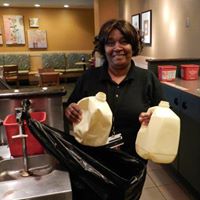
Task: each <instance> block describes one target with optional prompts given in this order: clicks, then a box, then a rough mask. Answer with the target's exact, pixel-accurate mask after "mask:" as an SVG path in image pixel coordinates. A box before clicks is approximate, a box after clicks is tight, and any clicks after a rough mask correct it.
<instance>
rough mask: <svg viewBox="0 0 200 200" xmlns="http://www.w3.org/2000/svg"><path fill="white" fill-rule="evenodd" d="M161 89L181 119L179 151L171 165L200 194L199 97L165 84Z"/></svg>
mask: <svg viewBox="0 0 200 200" xmlns="http://www.w3.org/2000/svg"><path fill="white" fill-rule="evenodd" d="M163 90H164V95H165V98H166V100H167V101H169V102H170V106H171V108H172V110H174V111H175V112H176V113H177V114H178V115H179V117H180V119H181V137H180V144H179V153H178V156H177V158H176V160H175V162H174V163H173V164H172V166H173V167H174V168H175V169H176V170H177V171H178V172H179V173H180V175H181V176H182V177H183V178H184V179H185V180H186V181H187V182H188V183H189V184H190V185H191V186H192V187H193V188H194V189H195V190H196V191H197V192H198V193H199V194H200V97H197V96H194V95H192V94H189V93H186V92H184V91H181V90H179V89H176V88H173V87H171V86H168V85H165V84H163Z"/></svg>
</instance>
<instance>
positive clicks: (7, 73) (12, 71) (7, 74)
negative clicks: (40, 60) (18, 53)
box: [3, 65, 19, 86]
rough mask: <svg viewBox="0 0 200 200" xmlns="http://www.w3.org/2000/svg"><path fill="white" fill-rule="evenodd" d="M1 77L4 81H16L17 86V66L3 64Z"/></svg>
mask: <svg viewBox="0 0 200 200" xmlns="http://www.w3.org/2000/svg"><path fill="white" fill-rule="evenodd" d="M3 77H4V80H5V81H6V82H16V84H17V86H19V77H18V66H17V65H4V66H3Z"/></svg>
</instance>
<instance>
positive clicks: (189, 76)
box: [181, 65, 199, 80]
mask: <svg viewBox="0 0 200 200" xmlns="http://www.w3.org/2000/svg"><path fill="white" fill-rule="evenodd" d="M198 77H199V65H181V78H182V79H184V80H197V79H198Z"/></svg>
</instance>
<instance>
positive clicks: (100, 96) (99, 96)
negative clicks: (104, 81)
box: [95, 92, 106, 101]
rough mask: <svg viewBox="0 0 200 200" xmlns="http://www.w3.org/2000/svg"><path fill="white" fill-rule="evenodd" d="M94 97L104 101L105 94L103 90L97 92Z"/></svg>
mask: <svg viewBox="0 0 200 200" xmlns="http://www.w3.org/2000/svg"><path fill="white" fill-rule="evenodd" d="M95 97H96V99H97V100H99V101H106V94H105V93H103V92H98V93H97V94H96V95H95Z"/></svg>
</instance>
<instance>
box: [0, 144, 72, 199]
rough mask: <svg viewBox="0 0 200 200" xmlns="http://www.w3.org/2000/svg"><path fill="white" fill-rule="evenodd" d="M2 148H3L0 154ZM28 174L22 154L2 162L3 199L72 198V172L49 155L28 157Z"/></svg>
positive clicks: (0, 186)
mask: <svg viewBox="0 0 200 200" xmlns="http://www.w3.org/2000/svg"><path fill="white" fill-rule="evenodd" d="M1 150H2V148H1V147H0V153H1ZM28 161H29V171H30V172H31V174H30V175H29V176H26V177H24V176H22V175H21V174H22V173H21V172H22V170H23V164H22V163H23V162H22V157H19V158H15V159H8V160H2V161H0V199H1V200H54V199H59V200H72V190H71V182H70V177H69V173H68V172H67V171H64V170H62V169H60V167H59V165H58V162H57V160H55V159H54V158H53V157H51V156H50V155H48V154H41V155H36V156H29V160H28Z"/></svg>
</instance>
